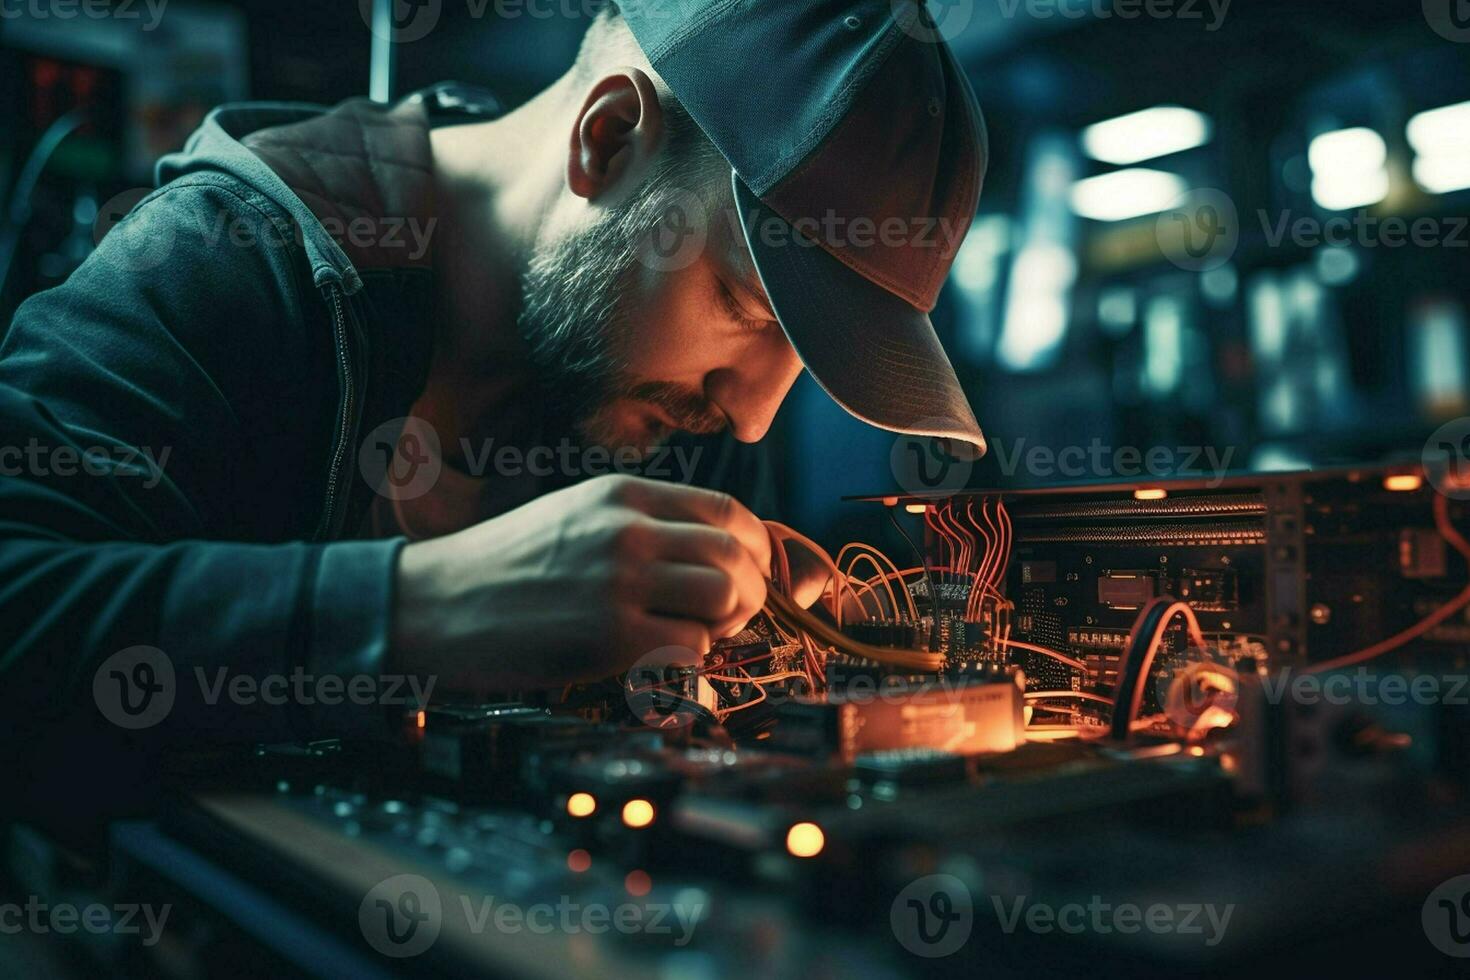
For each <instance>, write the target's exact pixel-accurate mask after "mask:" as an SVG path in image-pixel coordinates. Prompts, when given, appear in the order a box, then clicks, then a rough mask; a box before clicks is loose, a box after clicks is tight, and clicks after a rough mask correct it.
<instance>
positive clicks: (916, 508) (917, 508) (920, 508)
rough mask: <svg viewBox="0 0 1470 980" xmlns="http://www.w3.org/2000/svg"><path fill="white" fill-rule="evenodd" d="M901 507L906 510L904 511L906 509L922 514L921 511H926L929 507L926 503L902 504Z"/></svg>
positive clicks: (911, 512) (912, 512)
mask: <svg viewBox="0 0 1470 980" xmlns="http://www.w3.org/2000/svg"><path fill="white" fill-rule="evenodd" d="M903 509H904V510H906V511H908V512H909V513H910V514H922V513H924V511H926V510H928V509H929V505H928V504H904V507H903Z"/></svg>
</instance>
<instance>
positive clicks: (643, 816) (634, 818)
mask: <svg viewBox="0 0 1470 980" xmlns="http://www.w3.org/2000/svg"><path fill="white" fill-rule="evenodd" d="M623 823H624V824H625V825H627V826H629V827H632V828H634V829H635V830H636V829H637V828H639V827H647V826H648V825H649V824H651V823H653V804H652V803H650V802H648V801H647V800H629V801H628V802H627V803H624V804H623Z"/></svg>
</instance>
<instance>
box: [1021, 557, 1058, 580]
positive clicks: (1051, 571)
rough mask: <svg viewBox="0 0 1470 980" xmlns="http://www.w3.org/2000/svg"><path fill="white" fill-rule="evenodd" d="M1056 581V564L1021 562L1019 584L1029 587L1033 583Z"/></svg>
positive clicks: (1049, 562) (1051, 562)
mask: <svg viewBox="0 0 1470 980" xmlns="http://www.w3.org/2000/svg"><path fill="white" fill-rule="evenodd" d="M1056 580H1057V563H1056V562H1054V561H1023V562H1021V582H1022V584H1024V585H1030V584H1031V583H1033V582H1055V581H1056Z"/></svg>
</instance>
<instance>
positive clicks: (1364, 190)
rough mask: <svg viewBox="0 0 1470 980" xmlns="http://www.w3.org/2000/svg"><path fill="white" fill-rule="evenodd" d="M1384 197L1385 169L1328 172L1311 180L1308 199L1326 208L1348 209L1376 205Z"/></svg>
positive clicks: (1385, 190)
mask: <svg viewBox="0 0 1470 980" xmlns="http://www.w3.org/2000/svg"><path fill="white" fill-rule="evenodd" d="M1387 196H1388V171H1387V170H1370V171H1368V172H1366V173H1349V174H1332V175H1330V176H1327V175H1324V176H1319V177H1314V178H1313V179H1312V200H1314V201H1316V202H1317V203H1318V204H1319V205H1320V206H1322V207H1323V208H1326V209H1327V210H1328V211H1348V210H1351V209H1352V208H1366V207H1367V206H1368V205H1370V204H1377V203H1378V202H1379V201H1381V200H1383V199H1384V198H1385V197H1387Z"/></svg>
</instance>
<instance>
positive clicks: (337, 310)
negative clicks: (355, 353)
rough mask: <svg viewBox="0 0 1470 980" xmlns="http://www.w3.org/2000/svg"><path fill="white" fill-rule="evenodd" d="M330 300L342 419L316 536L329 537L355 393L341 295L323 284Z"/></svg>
mask: <svg viewBox="0 0 1470 980" xmlns="http://www.w3.org/2000/svg"><path fill="white" fill-rule="evenodd" d="M327 294H328V295H329V296H330V297H331V300H332V337H333V340H334V342H335V343H336V346H337V367H338V370H339V371H340V373H341V377H342V422H341V426H340V427H339V429H338V432H337V438H336V442H335V444H334V446H333V448H332V468H331V470H330V471H328V473H327V500H326V507H325V508H324V509H323V511H322V517H321V523H320V524H319V525H318V526H317V535H316V536H317V539H318V540H322V539H325V538H327V537H329V536H330V535H331V534H332V532H333V530H334V529H335V528H336V512H337V495H338V490H339V486H340V484H341V475H342V463H343V461H344V460H345V459H346V456H347V441H348V438H349V436H350V434H351V432H352V422H353V412H354V411H355V405H354V403H355V401H356V392H355V390H354V389H353V383H352V382H353V379H352V361H351V357H350V356H349V354H348V352H347V320H346V317H345V316H343V313H342V294H341V292H340V291H339V290H338V288H337V287H335V286H328V287H327Z"/></svg>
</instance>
